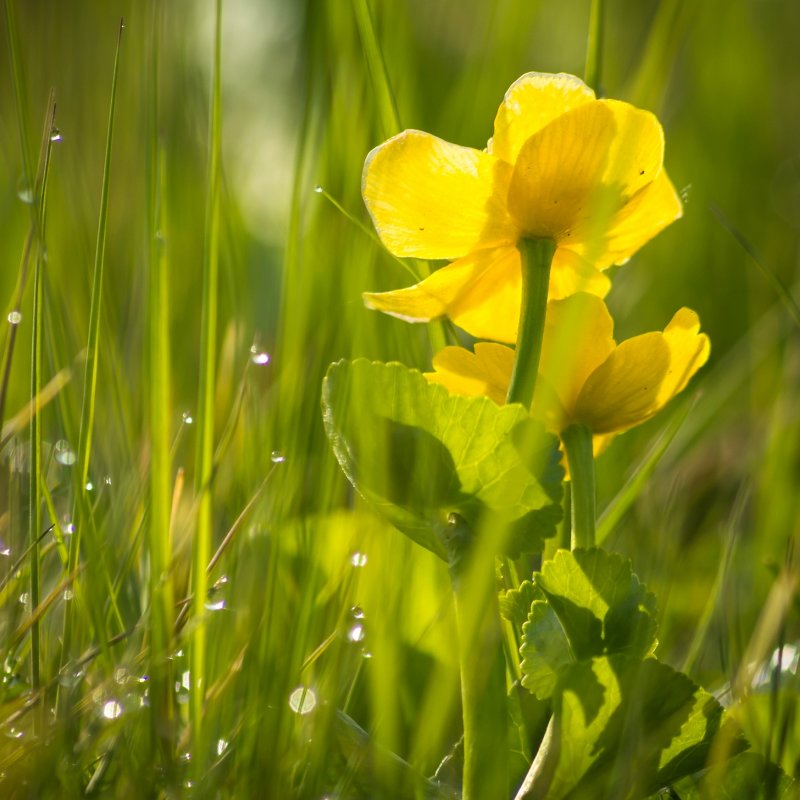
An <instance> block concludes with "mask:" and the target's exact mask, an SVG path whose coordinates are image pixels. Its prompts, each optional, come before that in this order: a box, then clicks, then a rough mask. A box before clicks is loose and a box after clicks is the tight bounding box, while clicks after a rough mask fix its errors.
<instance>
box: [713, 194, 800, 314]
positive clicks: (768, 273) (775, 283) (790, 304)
mask: <svg viewBox="0 0 800 800" xmlns="http://www.w3.org/2000/svg"><path fill="white" fill-rule="evenodd" d="M709 210H710V211H711V213H712V214H713V215H714V219H716V220H717V222H719V224H720V225H721V226H722V227H723V228H724V229H725V230H726V231H727V232H728V233H729V234H730V235H731V236H732V237H733V238H734V239H735V240H736V242H737V243H738V244H739V246H740V247H741V248H742V250H744V251H745V253H747V255H748V256H750V258H751V259H752V260H753V263H754V264H755V265H756V266H757V267H758V269H759V270H760V272H761V274H762V275H763V276H764V277H765V278H766V279H767V280H768V281H769V282H770V283H771V284H772V288H773V289H774V290H775V294H777V295H778V298H779V299H780V300H781V302H782V303H783V305H784V306H785V307H786V310H787V311H788V312H789V314H790V315H791V317H792V319H793V320H794V322H795V324H796V325H800V306H798V305H797V302H796V301H795V299H794V297H793V296H792V293H791V292H790V291H789V288H788V287H787V286H786V284H785V283H784V282H783V281H782V280H781V277H780V275H778V273H777V272H776V271H775V270H774V269H773V268H772V267H771V266H769V265H768V264H766V263H765V262H764V260H763V259H762V258H761V256H760V255H759V254H758V251H757V250H756V248H755V247H754V246H753V245H752V244H751V242H750V241H749V240H748V239H747V238H745V236H744V234H743V233H742V232H741V231H740V230H739V229H738V228H737V227H736V226H735V225H734V224H733V223H732V222H731V221H730V219H728V217H727V215H726V214H725V212H724V211H723V210H722V209H721V208H720V207H719V206H717V205H713V204H712V205H711V206H710V207H709Z"/></svg>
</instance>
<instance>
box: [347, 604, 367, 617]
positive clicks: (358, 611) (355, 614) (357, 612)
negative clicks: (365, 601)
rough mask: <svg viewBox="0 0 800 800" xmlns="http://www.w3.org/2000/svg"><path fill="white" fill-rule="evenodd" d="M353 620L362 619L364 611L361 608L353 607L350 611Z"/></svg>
mask: <svg viewBox="0 0 800 800" xmlns="http://www.w3.org/2000/svg"><path fill="white" fill-rule="evenodd" d="M350 613H351V614H352V616H353V619H364V609H363V608H361V606H353V607H352V608H351V609H350Z"/></svg>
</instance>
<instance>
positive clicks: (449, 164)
mask: <svg viewBox="0 0 800 800" xmlns="http://www.w3.org/2000/svg"><path fill="white" fill-rule="evenodd" d="M663 155H664V134H663V131H662V129H661V125H660V124H659V122H658V120H657V119H656V118H655V117H654V116H653V115H652V114H650V113H649V112H647V111H642V110H640V109H637V108H634V107H633V106H631V105H629V104H627V103H622V102H619V101H615V100H596V99H595V97H594V93H593V92H592V90H591V89H590V88H589V87H588V86H586V85H585V84H584V83H583V82H582V81H581V80H579V79H578V78H576V77H574V76H572V75H565V74H559V75H547V74H543V73H536V72H531V73H528V74H526V75H523V76H522V77H521V78H519V80H517V81H516V82H515V83H514V84H512V86H511V88H510V89H509V90H508V92H506V95H505V98H504V99H503V102H502V104H501V106H500V109H499V111H498V112H497V116H496V118H495V121H494V136H493V137H492V138H491V139H490V140H489V144H488V147H487V149H486V150H484V151H481V150H474V149H472V148H469V147H460V146H458V145H455V144H450V143H449V142H445V141H443V140H442V139H438V138H437V137H435V136H432V135H431V134H428V133H423V132H421V131H413V130H408V131H404V132H403V133H400V134H398V135H397V136H395V137H393V138H392V139H389V141H387V142H384V143H383V144H382V145H380V146H379V147H376V148H375V149H374V150H373V151H372V152H371V153H370V154H369V155H368V156H367V160H366V163H365V165H364V174H363V179H362V193H363V195H364V202H365V203H366V206H367V209H368V210H369V213H370V215H371V216H372V220H373V222H374V224H375V228H376V230H377V231H378V235H379V236H380V238H381V240H382V241H383V243H384V244H385V245H386V247H387V248H388V249H389V250H390V251H391V252H392V253H394V255H396V256H401V257H413V258H425V259H447V260H452V263H451V264H448V265H447V266H444V267H442V268H441V269H439V270H437V271H435V272H434V273H433V274H432V275H430V277H428V278H426V279H425V280H423V281H422V282H421V283H418V284H416V285H415V286H412V287H409V288H407V289H400V290H397V291H392V292H383V293H379V294H370V293H367V294H365V295H364V299H365V302H366V303H367V305H368V306H370V307H371V308H375V309H378V310H380V311H385V312H387V313H389V314H393V315H395V316H398V317H401V318H403V319H406V320H409V321H417V322H422V321H428V320H431V319H435V318H438V317H442V316H448V317H450V318H451V319H452V320H453V321H454V322H455V323H456V324H457V325H459V326H460V327H462V328H464V329H465V330H466V331H468V332H469V333H471V334H472V335H473V336H476V337H478V338H486V339H494V340H496V341H503V342H514V341H516V336H517V325H518V317H519V306H520V293H521V269H520V255H519V251H518V249H517V246H516V245H517V242H518V241H519V240H520V239H521V238H523V237H528V238H551V239H554V240H555V242H556V245H557V249H556V252H555V256H554V259H553V266H552V271H551V278H550V288H549V297H550V298H551V299H559V298H563V297H566V296H568V295H571V294H573V293H575V292H577V291H586V292H591V293H592V294H596V295H599V296H601V297H603V296H605V294H606V292H607V291H608V288H609V281H608V279H607V277H606V276H605V275H603V274H602V272H600V271H599V270H602V269H605V268H606V267H609V266H610V265H612V264H620V263H623V262H624V261H626V260H627V259H628V258H630V256H631V255H633V253H635V252H636V251H637V250H638V249H639V248H640V247H641V246H642V245H643V244H644V243H645V242H647V241H648V240H649V239H650V238H652V237H653V236H655V235H656V234H657V233H658V232H659V231H660V230H662V229H663V228H664V227H666V226H667V225H668V224H669V223H671V222H672V221H673V220H675V219H677V218H678V217H680V215H681V202H680V200H679V198H678V196H677V194H676V192H675V189H674V187H673V186H672V183H671V182H670V180H669V178H668V177H667V175H666V173H665V171H664V170H663V169H662V161H663ZM498 307H509V308H512V309H515V311H514V313H511V314H508V315H506V316H505V317H501V316H500V315H498V314H497V312H496V308H498Z"/></svg>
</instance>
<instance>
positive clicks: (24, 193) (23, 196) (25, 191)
mask: <svg viewBox="0 0 800 800" xmlns="http://www.w3.org/2000/svg"><path fill="white" fill-rule="evenodd" d="M17 197H19V199H20V200H22V202H23V203H25V205H28V206H30V205H33V189H31V187H30V186H29V185H28V184H27V183H26V182H25V181H24V180H20V182H19V184H18V185H17Z"/></svg>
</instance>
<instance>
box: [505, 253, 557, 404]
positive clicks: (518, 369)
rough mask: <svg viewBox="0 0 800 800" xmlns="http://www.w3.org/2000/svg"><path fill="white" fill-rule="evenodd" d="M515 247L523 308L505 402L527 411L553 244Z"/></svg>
mask: <svg viewBox="0 0 800 800" xmlns="http://www.w3.org/2000/svg"><path fill="white" fill-rule="evenodd" d="M517 247H518V248H519V253H520V260H521V262H522V305H521V307H520V311H519V330H518V332H517V349H516V353H515V356H514V369H513V371H512V373H511V382H510V383H509V385H508V395H507V397H506V402H508V403H522V405H524V406H525V407H526V408H530V406H531V402H532V401H533V390H534V389H535V388H536V375H537V373H538V371H539V355H540V353H541V351H542V335H543V333H544V318H545V313H546V312H547V289H548V287H549V285H550V265H551V264H552V263H553V254H554V253H555V251H556V243H555V242H554V241H553V240H552V239H520V241H519V244H518V245H517Z"/></svg>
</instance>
